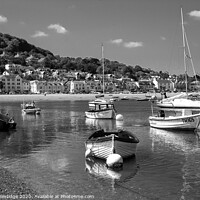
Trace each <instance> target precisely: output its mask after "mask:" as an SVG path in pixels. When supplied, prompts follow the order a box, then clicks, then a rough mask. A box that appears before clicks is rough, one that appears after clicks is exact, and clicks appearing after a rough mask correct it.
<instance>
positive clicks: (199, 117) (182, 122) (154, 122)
mask: <svg viewBox="0 0 200 200" xmlns="http://www.w3.org/2000/svg"><path fill="white" fill-rule="evenodd" d="M199 122H200V114H195V115H188V116H179V117H173V116H172V117H156V116H155V117H154V116H150V117H149V124H150V126H151V127H153V128H161V129H183V130H194V129H196V128H197V127H198V126H199Z"/></svg>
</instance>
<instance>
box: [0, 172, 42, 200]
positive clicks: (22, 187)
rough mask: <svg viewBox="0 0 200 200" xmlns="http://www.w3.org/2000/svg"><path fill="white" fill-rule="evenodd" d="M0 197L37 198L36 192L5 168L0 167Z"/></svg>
mask: <svg viewBox="0 0 200 200" xmlns="http://www.w3.org/2000/svg"><path fill="white" fill-rule="evenodd" d="M0 199H34V200H36V199H38V198H37V193H36V192H35V191H34V190H33V189H31V188H30V186H28V185H27V184H26V183H24V182H23V181H22V180H20V179H18V178H17V177H16V176H15V175H14V174H12V173H11V172H9V171H8V170H7V169H4V168H0Z"/></svg>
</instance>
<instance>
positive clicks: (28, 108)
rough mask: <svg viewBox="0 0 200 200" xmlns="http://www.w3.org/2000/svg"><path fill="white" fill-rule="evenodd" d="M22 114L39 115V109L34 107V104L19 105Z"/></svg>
mask: <svg viewBox="0 0 200 200" xmlns="http://www.w3.org/2000/svg"><path fill="white" fill-rule="evenodd" d="M21 107H22V112H23V113H25V114H40V112H41V109H40V108H38V107H36V105H35V102H34V101H33V102H27V103H23V104H21Z"/></svg>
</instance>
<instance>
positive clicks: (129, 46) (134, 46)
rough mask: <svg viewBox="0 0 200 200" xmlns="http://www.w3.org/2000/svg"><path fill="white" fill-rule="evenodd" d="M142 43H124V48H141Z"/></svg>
mask: <svg viewBox="0 0 200 200" xmlns="http://www.w3.org/2000/svg"><path fill="white" fill-rule="evenodd" d="M142 46H143V43H142V42H125V43H124V47H126V48H136V47H142Z"/></svg>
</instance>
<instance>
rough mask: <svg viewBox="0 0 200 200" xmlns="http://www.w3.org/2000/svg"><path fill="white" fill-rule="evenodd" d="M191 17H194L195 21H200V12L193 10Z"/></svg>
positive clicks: (190, 13)
mask: <svg viewBox="0 0 200 200" xmlns="http://www.w3.org/2000/svg"><path fill="white" fill-rule="evenodd" d="M188 14H189V16H190V17H193V18H194V19H199V20H200V11H199V10H193V11H191V12H189V13H188Z"/></svg>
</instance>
